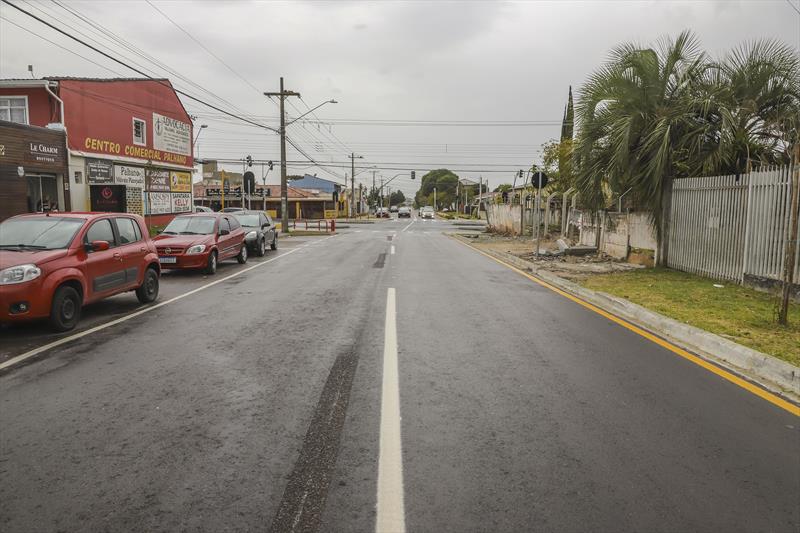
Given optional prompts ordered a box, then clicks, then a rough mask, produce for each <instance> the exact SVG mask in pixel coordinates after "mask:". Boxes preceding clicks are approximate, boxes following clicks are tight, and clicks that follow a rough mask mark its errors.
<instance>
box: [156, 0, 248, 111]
mask: <svg viewBox="0 0 800 533" xmlns="http://www.w3.org/2000/svg"><path fill="white" fill-rule="evenodd" d="M145 2H147V3H148V4H150V7H152V8H153V9H155V10H156V11H158V12H159V13H161V14H162V15H163V16H164V18H166V19H167V20H168V21H170V22H171V23H172V24H173V25H174V26H175V27H176V28H178V29H179V30H181V31H182V32H183V33H184V34H185V35H186V36H187V37H189V38H190V39H191V40H192V41H194V42H195V43H197V45H198V46H200V48H202V49H203V50H205V51H206V52H207V53H208V54H209V55H210V56H211V57H213V58H214V59H216V60H217V61H219V62H220V63H222V65H224V66H225V68H227V69H228V70H230V71H231V72H232V73H233V74H235V75H236V76H237V77H238V78H239V79H240V80H242V81H243V82H245V83H246V84H247V85H249V86H250V87H252V88H253V90H254V91H256V92H257V93H258V94H259V95H260V94H261V92H262V91H260V90H259V89H258V87H256V86H255V85H253V84H252V83H250V82H249V81H247V80H246V79H245V78H244V76H242V75H241V74H239V73H238V72H237V71H236V70H234V69H233V67H231V66H230V65H228V64H227V63H226V62H225V61H223V60H222V58H221V57H219V56H218V55H217V54H215V53H214V52H212V51H211V50H209V49H208V48H207V47H206V45H204V44H203V43H202V42H200V41H198V40H197V39H195V37H194V35H192V34H191V33H189V32H188V31H187V30H185V29H184V28H183V26H181V25H180V24H178V23H177V22H175V21H174V20H172V18H170V16H169V15H167V14H166V13H164V12H163V11H161V10H160V9H159V8H158V7H157V6H156V5H155V4H153V2H151V1H150V0H145Z"/></svg>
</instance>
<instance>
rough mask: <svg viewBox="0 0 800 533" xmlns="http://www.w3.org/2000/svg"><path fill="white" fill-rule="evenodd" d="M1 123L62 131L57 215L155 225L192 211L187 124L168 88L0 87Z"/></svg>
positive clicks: (64, 83) (73, 81)
mask: <svg viewBox="0 0 800 533" xmlns="http://www.w3.org/2000/svg"><path fill="white" fill-rule="evenodd" d="M0 120H5V121H9V122H15V123H18V124H25V125H30V126H38V127H40V128H47V127H48V126H49V128H50V129H56V130H59V131H63V130H66V144H67V151H66V152H67V153H66V159H67V168H68V171H67V172H66V175H62V176H61V178H52V179H54V180H55V181H54V185H53V187H55V188H56V189H57V190H58V191H59V192H60V195H61V198H62V199H61V201H60V203H59V205H58V206H57V207H58V208H59V209H62V210H63V209H71V210H74V211H89V210H119V211H125V212H130V213H137V214H141V215H145V217H146V218H147V219H148V223H149V224H152V225H163V224H165V223H166V222H167V221H169V220H170V219H171V218H172V217H173V216H174V215H175V213H180V212H187V211H191V209H192V203H193V202H192V171H193V165H194V161H193V157H192V155H193V153H192V152H193V143H192V139H193V131H192V130H193V128H192V121H191V119H190V117H189V115H188V113H187V112H186V109H185V108H184V107H183V104H182V103H181V101H180V99H179V98H178V95H177V94H176V93H175V90H174V89H173V88H172V85H171V84H170V82H169V80H166V79H158V80H152V79H137V78H133V79H129V78H122V79H116V78H115V79H94V78H44V79H30V80H0ZM31 131H32V132H33V133H32V134H35V133H36V131H35V129H31ZM2 163H3V164H4V165H6V166H9V168H11V166H13V165H14V162H13V161H2ZM27 177H28V176H27V175H26V176H25V178H26V179H27ZM31 178H33V176H31ZM7 179H11V178H10V177H8V175H7V173H6V174H3V175H0V180H1V181H5V180H7ZM18 179H19V178H18ZM38 179H40V180H42V179H44V180H45V182H44V183H46V184H47V186H48V187H50V185H51V183H50V180H51V177H49V176H47V177H44V178H42V177H40V178H38ZM5 185H7V184H4V183H1V182H0V187H3V188H5V187H4V186H5ZM30 204H31V202H30V201H27V202H19V203H18V205H19V206H23V205H25V206H29V205H30ZM37 205H38V203H37ZM26 210H27V209H26Z"/></svg>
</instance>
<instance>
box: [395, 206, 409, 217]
mask: <svg viewBox="0 0 800 533" xmlns="http://www.w3.org/2000/svg"><path fill="white" fill-rule="evenodd" d="M404 217H405V218H411V208H410V207H405V206H403V207H401V208H400V209H398V210H397V218H404Z"/></svg>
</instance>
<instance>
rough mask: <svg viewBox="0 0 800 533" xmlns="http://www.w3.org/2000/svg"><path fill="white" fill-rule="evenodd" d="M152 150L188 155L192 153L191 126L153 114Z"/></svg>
mask: <svg viewBox="0 0 800 533" xmlns="http://www.w3.org/2000/svg"><path fill="white" fill-rule="evenodd" d="M153 148H155V149H156V150H162V151H164V152H173V153H176V154H182V155H189V154H190V153H191V152H192V126H191V125H190V124H189V123H188V122H181V121H180V120H176V119H174V118H170V117H165V116H164V115H159V114H158V113H153Z"/></svg>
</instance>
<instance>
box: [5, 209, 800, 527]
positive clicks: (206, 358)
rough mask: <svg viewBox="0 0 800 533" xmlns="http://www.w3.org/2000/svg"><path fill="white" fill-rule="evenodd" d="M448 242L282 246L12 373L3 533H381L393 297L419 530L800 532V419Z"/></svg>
mask: <svg viewBox="0 0 800 533" xmlns="http://www.w3.org/2000/svg"><path fill="white" fill-rule="evenodd" d="M452 229H454V228H453V227H452V226H450V225H449V224H446V223H444V222H442V221H438V220H437V221H435V222H430V221H426V222H423V221H415V222H414V223H413V224H412V225H410V226H409V222H408V221H407V220H402V221H396V220H392V221H382V222H379V223H377V224H373V225H364V226H363V227H360V226H356V225H352V226H351V227H350V228H348V229H346V230H343V231H342V232H341V233H340V234H339V235H337V236H335V237H330V238H319V237H297V238H292V239H286V240H285V241H283V242H281V249H280V250H279V251H278V252H277V253H272V254H268V255H267V257H265V258H264V259H263V260H270V261H269V263H266V264H263V265H261V266H258V267H256V268H253V269H252V270H250V271H248V272H245V273H243V274H241V275H239V276H237V277H234V278H232V279H229V280H226V281H223V282H221V283H218V284H216V285H214V286H211V287H208V288H206V289H203V290H201V291H199V292H196V293H194V294H192V295H190V296H187V297H185V298H182V299H179V300H176V301H174V302H172V303H170V304H168V305H165V306H162V307H160V308H158V309H155V310H153V311H152V312H148V313H145V314H142V315H140V316H138V317H136V318H135V319H132V320H128V321H126V322H123V323H121V324H118V325H115V326H112V327H109V328H106V329H102V330H100V331H97V332H95V333H93V334H92V335H88V336H85V337H82V338H80V339H77V340H75V341H73V342H70V343H67V344H65V345H62V346H60V347H58V348H56V349H53V350H51V351H48V352H46V353H44V354H42V356H41V357H37V358H35V360H33V361H32V362H30V363H28V364H24V365H22V366H20V367H18V368H14V369H12V370H10V371H8V372H5V373H3V374H2V375H0V530H2V531H10V532H16V531H21V532H27V531H37V532H38V531H131V530H135V531H374V528H375V505H376V484H377V469H378V455H379V450H378V447H379V430H380V410H381V406H380V401H381V376H382V358H383V348H384V319H385V306H386V293H387V289H388V288H389V287H394V288H395V289H396V291H397V333H398V355H399V372H400V375H399V381H400V402H401V414H402V424H401V425H402V428H401V429H402V447H403V454H402V460H403V474H404V481H405V487H404V496H405V516H406V525H407V529H408V531H431V532H435V531H456V532H462V531H777V532H783V531H786V532H796V531H798V530H800V504H798V501H799V498H798V497H799V496H800V432H799V431H798V419H797V418H796V417H794V416H792V415H791V414H789V413H787V412H786V411H782V410H780V409H779V408H777V407H775V406H773V405H772V404H769V403H767V402H765V401H764V400H762V399H760V398H758V397H756V396H754V395H753V394H751V393H749V392H747V391H746V390H744V389H741V388H739V387H737V386H735V385H733V384H731V383H729V382H727V381H725V380H723V379H721V378H720V377H718V376H716V375H714V374H712V373H709V372H707V371H705V370H703V369H702V368H700V367H698V366H697V365H694V364H692V363H691V362H688V361H686V360H684V359H682V358H680V357H678V356H676V355H674V354H672V353H671V352H669V351H667V350H665V349H664V348H661V347H659V346H657V345H655V344H653V343H651V342H649V341H647V340H645V339H644V338H642V337H639V336H637V335H636V334H634V333H632V332H630V331H628V330H627V329H624V328H622V327H621V326H619V325H617V324H614V323H612V322H610V321H609V320H607V319H605V318H603V317H601V316H599V315H597V314H594V313H592V312H591V311H589V310H587V309H585V308H583V307H581V306H579V305H577V304H575V303H574V302H571V301H569V300H567V299H564V298H563V297H561V296H559V295H557V294H555V293H553V292H551V291H549V290H547V289H545V288H543V287H541V286H539V285H537V284H534V283H532V282H531V281H530V280H527V279H525V278H523V277H521V276H519V275H518V274H516V273H514V272H512V271H510V270H509V269H507V268H505V267H503V266H502V265H499V264H498V263H496V262H494V261H492V260H491V259H488V258H486V257H484V256H482V255H480V254H478V253H476V252H475V251H473V250H470V249H469V248H468V247H466V246H465V245H463V244H461V243H459V242H456V241H454V240H452V239H450V238H448V237H446V236H444V235H442V231H449V230H452ZM390 239H391V240H390ZM392 246H394V247H395V250H396V251H395V253H394V254H392V253H391V247H392ZM263 260H260V259H256V258H252V259H251V260H250V261H249V262H248V264H247V265H245V268H246V267H252V266H253V265H255V264H256V263H257V262H259V261H263ZM240 269H243V267H242V266H240V265H238V264H235V263H231V264H229V265H226V266H224V267H222V268H220V271H219V273H218V274H217V276H216V277H213V278H205V277H203V276H202V275H187V274H183V273H180V274H178V273H173V274H168V275H166V276H164V279H163V280H162V287H161V301H164V300H166V299H169V298H171V297H173V296H176V295H179V294H181V293H184V292H186V291H189V290H192V289H196V288H199V287H201V286H204V285H205V284H206V283H208V282H209V281H211V280H212V279H219V278H222V277H225V276H227V275H229V274H233V273H235V272H237V271H239V270H240ZM112 300H113V301H112ZM112 300H109V301H108V302H105V303H101V304H98V305H96V306H92V308H90V309H87V310H86V312H85V314H84V319H85V321H84V323H82V325H81V327H82V328H84V329H85V328H88V327H92V326H94V325H98V324H101V323H102V322H104V321H107V320H108V319H109V314H108V313H109V312H111V313H113V316H114V317H117V316H123V315H125V314H127V313H129V312H131V311H132V310H135V309H137V308H138V307H139V306H138V303H137V302H136V300H135V297H134V296H133V295H122V296H118V297H115V298H114V299H112ZM44 329H45V328H44V326H43V325H41V324H39V325H30V326H27V327H22V328H11V329H5V330H3V331H0V358H5V357H10V356H13V355H17V354H19V353H22V352H24V351H26V350H29V349H31V348H34V347H36V346H39V345H41V344H45V343H47V342H50V341H52V340H53V339H54V338H56V337H53V336H52V335H50V334H46V333H43V330H44Z"/></svg>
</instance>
